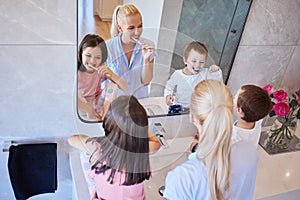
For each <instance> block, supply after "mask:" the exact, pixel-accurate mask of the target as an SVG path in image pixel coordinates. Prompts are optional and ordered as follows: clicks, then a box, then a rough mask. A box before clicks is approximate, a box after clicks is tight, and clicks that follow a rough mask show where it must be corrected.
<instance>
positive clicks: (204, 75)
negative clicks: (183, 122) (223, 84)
mask: <svg viewBox="0 0 300 200" xmlns="http://www.w3.org/2000/svg"><path fill="white" fill-rule="evenodd" d="M207 56H208V49H207V47H206V46H205V45H204V44H203V43H200V42H197V41H193V42H191V43H189V44H188V45H187V46H186V47H185V49H184V54H183V62H184V63H185V67H184V68H183V69H180V70H176V71H175V72H174V73H173V74H172V76H171V77H170V79H169V80H168V81H167V84H166V88H165V91H164V96H165V98H166V104H167V105H168V106H172V105H174V104H179V105H181V106H182V107H184V108H189V107H190V106H189V105H190V97H191V94H192V91H193V89H194V87H195V86H196V85H197V84H198V83H199V82H200V81H202V80H206V79H216V80H219V81H223V77H222V71H221V69H220V67H218V66H216V65H212V66H210V68H209V69H208V68H205V67H204V66H205V63H206V59H207ZM175 90H176V91H175Z"/></svg>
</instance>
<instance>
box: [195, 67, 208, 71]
mask: <svg viewBox="0 0 300 200" xmlns="http://www.w3.org/2000/svg"><path fill="white" fill-rule="evenodd" d="M195 70H197V71H208V70H209V69H208V68H205V67H203V68H201V67H197V68H195Z"/></svg>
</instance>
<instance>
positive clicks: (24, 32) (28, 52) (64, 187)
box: [0, 0, 300, 200]
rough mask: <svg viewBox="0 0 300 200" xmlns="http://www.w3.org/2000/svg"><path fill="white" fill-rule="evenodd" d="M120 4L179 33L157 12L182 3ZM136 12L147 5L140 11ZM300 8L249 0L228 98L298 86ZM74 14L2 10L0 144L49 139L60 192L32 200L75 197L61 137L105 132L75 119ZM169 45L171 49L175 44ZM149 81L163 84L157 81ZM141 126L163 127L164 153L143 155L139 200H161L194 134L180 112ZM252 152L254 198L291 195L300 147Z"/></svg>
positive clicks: (33, 8) (5, 178)
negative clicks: (147, 167)
mask: <svg viewBox="0 0 300 200" xmlns="http://www.w3.org/2000/svg"><path fill="white" fill-rule="evenodd" d="M186 1H189V2H191V0H186ZM239 1H241V0H239ZM78 2H80V1H78ZM124 2H134V3H135V4H136V6H137V7H139V8H140V9H141V10H142V13H143V14H144V15H150V14H151V15H152V16H153V17H152V20H153V21H149V20H150V19H151V18H150V19H149V17H148V18H146V17H144V26H145V27H147V25H148V27H154V26H156V25H157V24H159V26H160V28H161V30H163V29H168V30H172V29H174V27H178V21H176V20H174V19H175V17H174V18H171V19H169V21H164V20H162V19H164V16H172V15H175V14H176V15H178V13H180V10H181V9H182V5H183V4H182V0H155V1H148V0H137V1H124ZM153 2H155V3H153ZM195 2H197V1H195ZM230 2H237V1H230ZM78 6H79V5H78ZM143 7H146V8H147V9H146V10H143ZM299 9H300V7H299V3H298V0H290V1H277V0H270V1H258V0H254V1H253V2H252V5H251V9H250V12H249V15H248V18H247V21H246V24H245V29H244V32H243V35H242V38H241V42H240V44H239V48H238V51H237V53H236V57H235V60H234V63H233V67H232V70H231V72H230V76H229V79H228V82H227V85H228V87H229V88H230V89H231V91H232V93H233V94H234V93H235V92H236V91H237V90H238V88H239V87H240V86H241V85H243V84H245V83H254V84H258V85H261V86H264V85H266V84H268V83H273V84H274V85H278V86H282V87H287V88H295V89H296V88H299V86H300V79H299V77H300V68H299V64H300V48H299V41H300V40H299V36H300V35H299V24H300V21H299V20H300V14H299V12H298V11H299ZM76 10H77V3H76V1H63V0H58V1H49V2H47V4H46V3H45V2H43V1H35V2H31V1H22V2H21V1H20V2H19V3H18V4H16V3H12V2H9V1H7V2H6V3H5V4H3V5H2V6H1V7H0V13H1V19H2V20H1V21H2V28H1V30H2V31H1V33H2V34H1V36H2V37H1V38H0V44H1V53H0V60H1V64H2V65H1V69H2V72H1V75H0V81H1V83H2V84H1V95H0V102H1V112H0V142H1V148H2V149H4V148H7V147H9V145H10V144H11V143H10V142H11V141H18V142H24V143H37V142H41V141H42V142H44V141H47V142H55V143H57V145H58V147H57V156H58V157H57V158H58V160H57V161H58V162H57V170H58V171H57V177H58V189H57V190H56V192H55V193H47V194H42V195H37V196H35V197H32V198H30V199H49V200H52V199H75V196H76V188H77V187H80V186H82V187H85V186H84V181H79V182H80V184H81V185H80V184H79V185H78V182H76V183H75V182H74V180H75V179H76V180H78V177H74V174H72V173H71V166H70V154H69V153H70V152H74V149H72V148H71V147H70V146H69V145H68V144H67V142H66V138H67V137H69V136H71V135H72V134H74V133H85V134H89V135H91V136H98V135H99V134H103V131H102V129H101V123H100V124H97V123H92V124H86V123H83V122H81V121H80V120H79V119H78V117H77V114H76V102H75V96H76V92H75V88H76V55H77V52H76V51H77V37H76V35H77V30H76V29H77V27H76V14H77V11H76ZM147 11H148V12H147ZM91 12H92V11H91ZM178 20H179V19H178ZM199 20H200V19H199ZM176 30H177V29H176ZM91 31H92V30H91ZM150 32H151V31H150V30H149V34H150ZM155 34H157V35H155V37H154V38H156V39H155V40H154V41H155V42H156V43H159V41H160V40H164V41H165V38H160V37H159V34H158V33H156V32H155ZM146 36H147V35H146ZM168 37H169V39H172V37H174V38H175V35H172V34H169V35H168ZM174 38H173V39H174ZM172 45H173V46H172V48H174V46H175V43H173V44H172ZM170 48H171V47H170ZM159 55H160V57H161V58H165V60H160V61H159V62H160V63H161V64H162V65H164V66H170V65H171V62H172V56H173V55H171V54H170V52H169V51H161V52H160V54H159ZM159 67H160V66H157V68H156V69H155V70H158V69H159ZM169 70H170V68H168V69H165V70H162V71H161V74H162V76H164V77H165V78H167V77H168V75H169ZM164 81H166V80H164ZM153 82H154V83H156V84H157V85H159V84H161V83H159V82H158V80H156V79H155V78H154V80H153ZM151 92H153V94H154V93H155V91H151ZM149 120H150V125H151V130H153V126H154V124H155V123H161V124H162V126H163V128H164V130H165V133H163V134H165V135H164V136H165V139H166V142H167V147H165V148H162V149H161V151H159V152H158V153H157V154H156V155H153V156H151V161H152V163H153V169H155V170H154V172H153V177H152V179H151V180H150V181H147V182H146V184H145V190H146V195H147V199H151V200H152V199H162V198H161V197H159V194H158V192H157V188H158V187H159V186H161V185H162V183H163V182H164V175H165V174H166V172H167V171H168V170H170V169H172V168H174V167H175V166H176V165H177V164H179V163H181V162H183V161H184V160H185V159H186V156H187V153H186V150H187V148H188V143H189V142H190V139H191V137H192V136H193V134H194V132H195V128H194V127H193V126H192V125H191V124H189V116H188V115H182V116H172V117H170V116H168V117H166V116H165V117H154V118H150V119H149ZM298 130H299V126H298ZM298 133H299V131H298ZM75 152H76V151H75ZM258 152H259V156H260V158H259V163H258V170H257V177H256V186H255V191H254V199H263V200H271V199H272V200H277V199H298V197H299V196H300V182H299V180H300V173H299V169H298V168H299V164H300V155H299V151H298V152H291V153H284V154H278V155H273V156H270V155H268V154H267V153H266V152H265V151H264V150H263V149H262V148H261V147H258ZM0 155H1V156H0V171H1V172H2V173H1V180H0V185H1V188H0V199H15V198H14V193H13V189H12V186H11V184H10V178H9V173H8V168H7V161H8V156H9V154H8V153H7V152H1V154H0ZM73 158H74V157H73ZM76 158H78V157H76V155H75V159H76ZM73 161H74V160H73ZM75 161H76V160H75ZM75 161H74V162H75ZM77 164H80V162H79V163H77ZM72 169H74V168H72ZM79 180H80V179H79Z"/></svg>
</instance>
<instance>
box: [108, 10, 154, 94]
mask: <svg viewBox="0 0 300 200" xmlns="http://www.w3.org/2000/svg"><path fill="white" fill-rule="evenodd" d="M112 18H113V20H112V26H111V36H112V38H111V39H109V40H108V41H107V42H106V45H107V48H108V58H107V64H108V66H110V68H111V69H112V70H113V71H114V72H115V73H116V74H117V75H118V76H120V77H122V78H123V79H124V80H125V81H126V82H127V84H128V90H127V91H120V92H119V94H118V95H124V94H126V95H134V96H135V97H137V98H145V97H148V96H149V95H148V87H147V85H148V84H149V83H150V82H151V80H152V78H153V63H154V56H155V50H154V45H153V42H151V41H149V40H146V39H144V38H141V35H142V32H143V21H142V15H141V13H140V11H139V10H138V9H137V8H136V7H135V6H134V5H132V4H125V5H121V6H117V7H116V8H115V10H114V13H113V17H112Z"/></svg>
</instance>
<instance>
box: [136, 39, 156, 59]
mask: <svg viewBox="0 0 300 200" xmlns="http://www.w3.org/2000/svg"><path fill="white" fill-rule="evenodd" d="M131 39H133V40H134V41H135V42H136V43H138V44H139V45H142V42H141V41H140V40H138V39H136V38H134V37H131ZM148 51H151V49H148ZM156 56H157V54H156V52H154V54H152V55H151V56H150V58H149V60H150V62H151V61H152V60H153V59H154V58H155V57H156Z"/></svg>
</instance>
